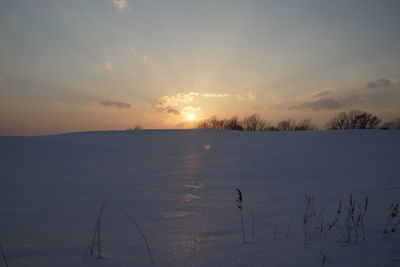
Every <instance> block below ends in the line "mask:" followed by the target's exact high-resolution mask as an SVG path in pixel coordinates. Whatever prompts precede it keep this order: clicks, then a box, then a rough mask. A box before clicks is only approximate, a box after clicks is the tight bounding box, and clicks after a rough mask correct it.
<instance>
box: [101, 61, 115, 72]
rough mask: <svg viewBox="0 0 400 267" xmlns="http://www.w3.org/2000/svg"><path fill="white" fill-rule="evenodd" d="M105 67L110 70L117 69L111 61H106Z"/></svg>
mask: <svg viewBox="0 0 400 267" xmlns="http://www.w3.org/2000/svg"><path fill="white" fill-rule="evenodd" d="M104 68H105V69H106V70H108V71H112V70H113V69H115V66H114V65H113V64H112V63H111V62H104Z"/></svg>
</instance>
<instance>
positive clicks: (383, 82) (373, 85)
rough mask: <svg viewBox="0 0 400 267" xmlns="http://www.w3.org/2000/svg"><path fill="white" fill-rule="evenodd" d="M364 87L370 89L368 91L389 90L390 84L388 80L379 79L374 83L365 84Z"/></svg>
mask: <svg viewBox="0 0 400 267" xmlns="http://www.w3.org/2000/svg"><path fill="white" fill-rule="evenodd" d="M366 87H367V88H370V89H377V88H391V87H392V83H391V81H390V80H388V79H379V80H376V81H375V82H367V85H366Z"/></svg>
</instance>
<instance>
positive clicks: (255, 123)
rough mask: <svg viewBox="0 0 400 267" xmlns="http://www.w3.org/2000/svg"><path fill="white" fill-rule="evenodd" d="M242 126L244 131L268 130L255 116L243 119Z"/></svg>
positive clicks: (265, 124) (262, 121)
mask: <svg viewBox="0 0 400 267" xmlns="http://www.w3.org/2000/svg"><path fill="white" fill-rule="evenodd" d="M242 126H243V129H244V130H246V131H265V130H267V128H268V127H267V123H266V122H265V121H264V120H263V119H261V118H260V116H258V115H257V114H253V115H250V116H248V117H245V118H244V119H243V122H242Z"/></svg>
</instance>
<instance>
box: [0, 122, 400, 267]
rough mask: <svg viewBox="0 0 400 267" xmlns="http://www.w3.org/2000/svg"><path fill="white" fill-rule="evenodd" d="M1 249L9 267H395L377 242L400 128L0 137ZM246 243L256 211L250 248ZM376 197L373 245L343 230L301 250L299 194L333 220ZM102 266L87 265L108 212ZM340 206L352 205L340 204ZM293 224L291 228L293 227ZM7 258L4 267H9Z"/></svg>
mask: <svg viewBox="0 0 400 267" xmlns="http://www.w3.org/2000/svg"><path fill="white" fill-rule="evenodd" d="M0 179H1V186H0V245H1V246H2V247H3V249H4V251H5V252H6V254H7V258H8V263H9V266H10V267H14V266H18V267H22V266H150V265H151V264H150V261H149V258H148V254H147V250H146V247H145V245H144V242H143V240H142V239H141V236H140V234H139V232H138V230H137V228H136V227H135V225H134V224H132V223H131V222H130V221H129V219H128V218H127V217H126V216H125V215H124V214H123V213H122V212H121V209H123V210H125V211H126V212H127V213H128V214H129V215H131V216H133V217H134V218H135V219H136V220H137V222H138V223H139V224H140V226H141V228H142V230H143V232H144V234H145V235H146V237H147V239H148V241H149V243H150V247H151V250H152V253H153V257H154V259H155V262H156V263H155V264H153V266H320V265H321V260H322V258H323V256H324V257H326V259H327V261H326V262H325V265H326V266H387V267H389V266H400V234H399V233H391V234H386V235H384V234H383V233H382V231H383V229H384V224H385V222H386V216H387V214H388V209H389V205H390V204H391V203H392V202H395V201H396V202H397V201H400V194H399V193H400V131H382V130H380V131H374V130H370V131H369V130H364V131H317V132H239V131H218V130H142V131H107V132H85V133H72V134H63V135H53V136H40V137H0ZM235 188H239V189H240V190H241V191H242V192H243V197H244V202H243V206H244V220H245V228H246V235H247V239H248V240H251V224H252V223H251V222H252V219H251V218H252V217H251V211H253V212H254V214H255V242H254V243H243V242H242V233H241V228H240V211H239V209H238V208H237V206H236V204H235V199H236V198H237V193H236V190H235ZM350 193H352V194H353V197H354V198H355V199H360V200H361V199H363V198H364V197H365V196H367V195H368V196H369V209H368V212H367V214H366V217H365V225H366V231H367V240H366V241H363V240H360V241H359V242H354V241H353V242H350V243H343V242H341V240H342V235H343V232H344V229H343V225H342V226H339V227H338V228H337V229H335V230H334V231H332V232H329V233H327V234H325V235H324V236H323V238H320V239H319V240H314V241H312V242H310V243H309V244H308V245H307V246H304V236H303V228H302V225H303V213H304V195H305V194H313V195H314V196H315V199H316V205H317V210H319V211H322V214H323V218H324V220H325V221H329V220H332V218H334V217H335V212H336V209H337V206H338V201H339V200H342V201H343V203H347V201H348V198H349V194H350ZM108 197H109V198H110V201H109V203H108V205H107V206H106V208H105V210H104V213H103V216H102V228H101V232H102V244H103V256H104V258H103V259H97V258H96V257H87V258H83V257H82V256H83V255H84V253H85V252H86V250H87V248H88V246H89V244H90V241H91V238H92V234H93V231H94V227H95V223H96V216H97V212H98V210H99V208H100V207H101V205H102V203H103V202H104V201H105V200H106V199H107V198H108ZM344 205H345V204H344ZM290 221H292V224H291V226H290V227H289V225H290ZM2 264H3V262H2V258H1V257H0V266H3V265H2Z"/></svg>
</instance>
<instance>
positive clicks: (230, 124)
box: [224, 116, 243, 131]
mask: <svg viewBox="0 0 400 267" xmlns="http://www.w3.org/2000/svg"><path fill="white" fill-rule="evenodd" d="M224 129H228V130H237V131H242V130H243V127H242V125H240V121H239V118H238V117H237V116H234V117H232V118H230V119H228V120H224Z"/></svg>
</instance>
